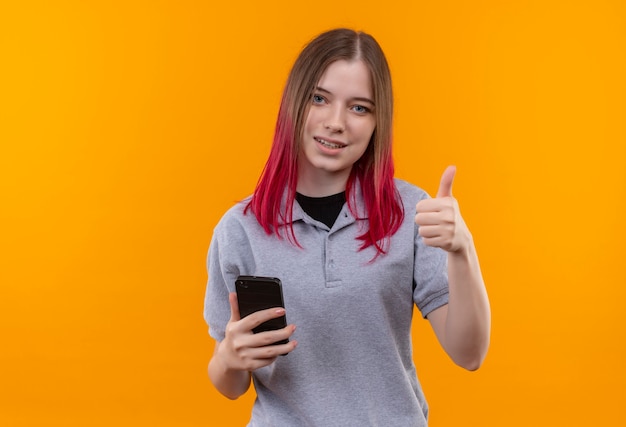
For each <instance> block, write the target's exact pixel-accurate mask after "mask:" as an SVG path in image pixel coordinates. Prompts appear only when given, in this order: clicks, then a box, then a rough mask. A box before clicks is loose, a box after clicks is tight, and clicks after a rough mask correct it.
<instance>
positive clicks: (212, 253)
mask: <svg viewBox="0 0 626 427" xmlns="http://www.w3.org/2000/svg"><path fill="white" fill-rule="evenodd" d="M219 233H220V230H219V228H216V229H215V231H214V233H213V237H212V239H211V246H210V247H209V253H208V256H207V271H208V281H207V289H206V294H205V298H204V319H205V321H206V322H207V324H208V325H209V334H210V335H211V337H213V338H214V339H215V340H217V341H222V340H223V339H224V336H225V333H226V324H227V323H228V321H229V320H230V304H229V303H228V294H229V292H230V290H229V288H228V285H227V278H226V277H225V275H224V267H225V266H223V265H222V262H221V260H220V243H219V240H220V239H219Z"/></svg>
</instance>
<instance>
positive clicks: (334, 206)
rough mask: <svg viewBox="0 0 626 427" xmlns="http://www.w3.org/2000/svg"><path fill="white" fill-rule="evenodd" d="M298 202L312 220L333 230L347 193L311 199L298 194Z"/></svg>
mask: <svg viewBox="0 0 626 427" xmlns="http://www.w3.org/2000/svg"><path fill="white" fill-rule="evenodd" d="M296 200H297V201H298V203H299V204H300V206H301V207H302V210H304V212H306V213H307V214H308V215H309V216H310V217H311V218H313V219H314V220H316V221H319V222H323V223H324V224H326V225H327V226H328V228H332V227H333V224H334V223H335V220H336V219H337V217H338V216H339V212H341V208H343V205H344V203H345V202H346V192H345V191H342V192H341V193H337V194H333V195H332V196H326V197H309V196H305V195H303V194H300V193H296Z"/></svg>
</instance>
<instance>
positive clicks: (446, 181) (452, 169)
mask: <svg viewBox="0 0 626 427" xmlns="http://www.w3.org/2000/svg"><path fill="white" fill-rule="evenodd" d="M454 174H456V166H448V167H447V168H446V170H445V171H444V172H443V175H441V182H440V183H439V190H438V191H437V197H452V181H454Z"/></svg>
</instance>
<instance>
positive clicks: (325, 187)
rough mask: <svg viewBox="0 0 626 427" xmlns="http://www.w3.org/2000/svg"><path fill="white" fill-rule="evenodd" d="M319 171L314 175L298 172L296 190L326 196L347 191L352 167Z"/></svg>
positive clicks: (311, 195) (307, 194)
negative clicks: (337, 170)
mask: <svg viewBox="0 0 626 427" xmlns="http://www.w3.org/2000/svg"><path fill="white" fill-rule="evenodd" d="M317 172H318V173H315V174H313V175H314V176H312V174H307V173H304V172H298V184H297V185H296V191H297V192H298V193H300V194H302V195H304V196H309V197H326V196H332V195H333V194H337V193H341V192H342V191H346V185H347V184H348V178H349V177H350V169H348V170H346V171H341V172H327V173H324V172H323V171H317Z"/></svg>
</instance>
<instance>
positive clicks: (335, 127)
mask: <svg viewBox="0 0 626 427" xmlns="http://www.w3.org/2000/svg"><path fill="white" fill-rule="evenodd" d="M324 128H326V129H328V130H329V131H331V132H336V133H342V132H343V131H345V130H346V117H345V112H344V110H343V108H341V107H340V106H335V107H334V108H330V109H329V112H328V116H327V117H326V120H325V122H324Z"/></svg>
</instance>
